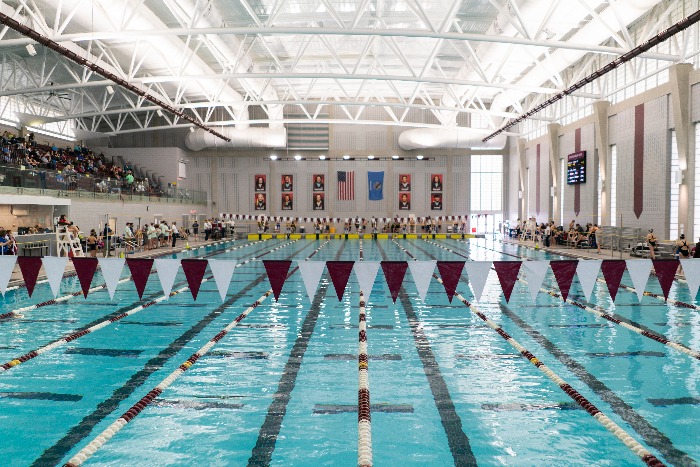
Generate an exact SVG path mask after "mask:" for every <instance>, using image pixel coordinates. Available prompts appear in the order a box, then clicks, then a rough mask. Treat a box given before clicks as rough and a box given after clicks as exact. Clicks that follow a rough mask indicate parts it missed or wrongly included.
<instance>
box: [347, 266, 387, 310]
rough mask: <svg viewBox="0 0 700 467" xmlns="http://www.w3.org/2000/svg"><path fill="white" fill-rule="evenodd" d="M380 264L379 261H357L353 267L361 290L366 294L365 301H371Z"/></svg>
mask: <svg viewBox="0 0 700 467" xmlns="http://www.w3.org/2000/svg"><path fill="white" fill-rule="evenodd" d="M379 264H380V263H379V261H355V265H354V266H353V267H352V269H353V271H355V276H356V277H357V282H358V283H359V284H360V290H361V291H362V294H363V295H364V296H365V303H367V302H369V296H370V295H371V294H372V288H374V279H376V278H377V271H379Z"/></svg>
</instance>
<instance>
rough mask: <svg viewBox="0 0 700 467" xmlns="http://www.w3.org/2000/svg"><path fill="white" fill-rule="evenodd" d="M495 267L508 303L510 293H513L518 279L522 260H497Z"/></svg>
mask: <svg viewBox="0 0 700 467" xmlns="http://www.w3.org/2000/svg"><path fill="white" fill-rule="evenodd" d="M493 267H494V269H496V275H497V276H498V280H499V281H500V283H501V289H502V290H503V295H505V297H506V303H508V302H509V301H510V294H511V293H513V287H514V286H515V281H517V280H518V271H519V270H520V261H496V262H494V263H493Z"/></svg>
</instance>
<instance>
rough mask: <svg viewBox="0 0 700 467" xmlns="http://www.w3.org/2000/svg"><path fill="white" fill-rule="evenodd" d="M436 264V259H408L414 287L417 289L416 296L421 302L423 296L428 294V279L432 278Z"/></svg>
mask: <svg viewBox="0 0 700 467" xmlns="http://www.w3.org/2000/svg"><path fill="white" fill-rule="evenodd" d="M436 264H437V261H435V260H431V261H409V263H408V268H409V269H410V270H411V276H412V277H413V282H414V283H415V284H416V289H418V296H419V297H420V301H421V302H423V303H425V296H426V295H427V294H428V287H430V280H431V279H432V278H433V271H435V265H436Z"/></svg>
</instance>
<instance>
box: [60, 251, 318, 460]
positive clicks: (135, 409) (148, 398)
mask: <svg viewBox="0 0 700 467" xmlns="http://www.w3.org/2000/svg"><path fill="white" fill-rule="evenodd" d="M296 241H298V240H294V241H293V242H290V244H291V243H294V242H296ZM328 243H330V240H326V241H325V242H324V243H323V244H321V245H320V246H319V247H318V248H317V249H315V250H314V251H313V252H312V253H311V254H310V255H309V256H307V257H306V259H309V258H311V257H312V256H314V255H315V254H316V253H318V252H319V251H320V250H321V248H323V247H325V246H326V245H327V244H328ZM297 269H299V266H296V267H295V268H294V269H292V270H291V271H290V272H289V273H288V274H287V278H289V277H290V276H291V275H292V274H294V273H295V272H296V271H297ZM270 295H272V288H270V289H269V290H268V291H267V292H265V293H264V294H263V295H262V297H260V298H259V299H257V300H256V301H255V302H253V304H252V305H250V306H249V307H248V308H246V309H245V310H244V311H243V312H242V313H241V314H240V315H238V317H236V319H234V320H233V321H231V322H230V323H229V324H228V325H227V326H226V327H225V328H223V329H222V330H221V331H220V332H219V333H218V334H217V335H215V336H214V337H212V338H211V339H210V340H209V342H207V343H206V344H205V345H204V346H203V347H202V348H200V349H199V350H197V351H196V352H195V353H193V354H192V355H191V356H190V358H188V359H187V360H185V362H184V363H183V364H182V365H180V366H179V367H178V368H177V369H176V370H175V371H173V372H172V373H170V375H168V376H167V377H166V378H165V379H164V380H163V381H161V382H160V383H159V384H158V385H157V386H156V387H154V388H153V389H151V390H150V391H149V392H148V393H147V394H146V395H145V396H143V397H142V398H141V400H139V401H138V402H137V403H135V404H134V405H132V406H131V408H130V409H129V410H127V411H126V412H125V413H124V414H122V416H121V417H119V418H118V419H117V420H116V421H115V422H114V423H112V424H111V425H110V426H108V427H107V428H106V429H105V430H104V431H103V432H102V433H100V434H99V435H97V436H96V437H95V438H93V440H92V441H90V442H89V443H88V444H87V446H85V447H84V448H83V449H81V450H80V451H78V453H77V454H76V455H75V456H73V458H71V459H70V460H69V461H68V462H67V463H66V464H64V466H65V467H75V466H78V465H81V464H82V463H83V462H85V461H86V460H87V459H89V458H90V457H92V455H93V454H95V452H97V450H98V449H100V448H101V447H102V446H103V445H104V444H105V443H106V442H107V441H109V440H110V439H111V438H112V437H113V436H114V435H116V434H117V433H118V432H119V431H120V430H121V429H122V428H124V426H126V424H127V423H129V422H130V421H132V420H133V419H134V418H136V416H137V415H138V414H140V413H141V412H142V411H143V409H145V408H146V406H148V405H149V404H151V403H152V402H153V401H154V400H155V398H156V397H158V396H159V395H160V394H161V393H162V392H163V391H165V389H167V388H168V386H170V385H171V384H173V383H174V382H175V380H177V379H178V378H179V377H180V376H182V374H183V373H184V372H185V371H187V370H188V369H190V368H191V367H192V365H194V364H195V363H196V362H197V360H199V359H200V358H202V357H203V356H204V355H206V354H207V353H208V352H209V350H211V349H212V347H214V346H215V345H216V344H217V343H218V342H219V341H220V340H221V339H223V338H224V337H225V336H226V335H227V334H228V333H229V332H230V331H231V330H233V328H235V327H236V326H238V324H239V323H240V322H241V321H243V319H245V317H246V316H248V315H249V314H250V312H252V311H253V310H254V309H255V308H257V307H258V306H259V305H260V304H261V303H262V302H264V301H265V299H266V298H267V297H269V296H270Z"/></svg>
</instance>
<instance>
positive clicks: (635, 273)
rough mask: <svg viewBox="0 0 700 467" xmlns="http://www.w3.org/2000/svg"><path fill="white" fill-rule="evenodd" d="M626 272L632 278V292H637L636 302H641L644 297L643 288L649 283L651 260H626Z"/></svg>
mask: <svg viewBox="0 0 700 467" xmlns="http://www.w3.org/2000/svg"><path fill="white" fill-rule="evenodd" d="M626 263H627V272H629V274H630V277H631V278H632V285H633V286H634V291H635V292H637V300H639V301H640V302H641V301H642V297H643V296H644V288H645V287H646V286H647V282H648V281H649V273H650V272H651V260H650V259H628V260H626Z"/></svg>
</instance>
